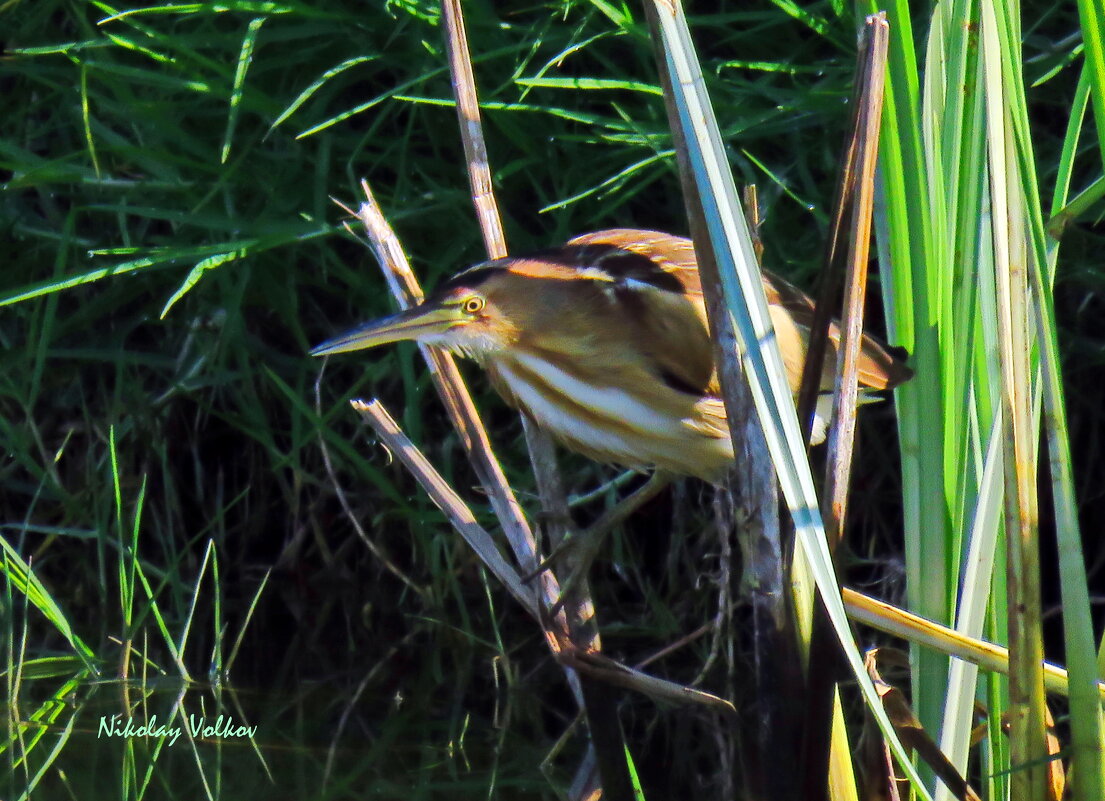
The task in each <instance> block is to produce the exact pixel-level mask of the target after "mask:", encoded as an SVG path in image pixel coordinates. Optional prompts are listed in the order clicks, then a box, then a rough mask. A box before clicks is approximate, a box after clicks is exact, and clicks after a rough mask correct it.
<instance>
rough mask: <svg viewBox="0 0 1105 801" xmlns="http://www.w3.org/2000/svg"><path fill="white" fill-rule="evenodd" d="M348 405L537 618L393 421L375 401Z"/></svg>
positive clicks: (521, 587) (529, 598)
mask: <svg viewBox="0 0 1105 801" xmlns="http://www.w3.org/2000/svg"><path fill="white" fill-rule="evenodd" d="M350 404H351V405H352V406H353V408H354V409H355V410H356V411H357V413H358V414H360V415H361V417H362V418H363V419H364V421H365V422H366V423H368V424H369V425H371V426H372V428H373V429H374V430H375V431H376V433H377V435H379V437H380V439H382V440H383V441H384V444H385V445H387V446H388V449H389V450H391V452H392V453H394V454H395V455H396V457H398V459H399V461H401V462H402V463H403V466H404V467H406V468H407V469H408V470H409V471H410V472H411V474H412V475H413V476H414V477H415V478H416V479H418V483H419V484H421V485H422V488H423V489H424V490H426V494H427V495H429V496H430V500H432V501H433V502H434V504H435V505H436V506H437V508H438V509H440V510H441V511H442V512H444V513H445V516H446V517H447V518H448V519H449V522H450V523H452V525H453V528H455V529H456V530H457V531H458V532H459V533H460V535H461V536H462V537H464V540H465V542H467V543H468V544H469V545H470V546H471V547H472V550H473V551H475V552H476V555H477V556H479V558H480V560H481V561H482V562H483V563H484V565H486V566H487V569H488V570H490V571H491V572H492V573H493V574H494V575H495V577H496V578H497V579H498V580H499V581H500V582H501V583H502V584H503V586H504V587H506V588H507V590H509V591H510V594H511V595H513V596H514V597H515V598H516V599H517V600H518V602H519V603H520V604H522V606H523V607H525V609H526V611H527V612H529V613H530V614H531V615H533V617H534V618H535V619H539V618H540V613H539V612H538V607H537V603H536V601H535V599H534V597H533V592H532V591H530V590H529V589H528V588H527V587H526V585H525V584H524V583H523V582H522V577H521V576H520V575H519V574H518V571H517V570H515V569H514V568H513V567H511V565H510V564H508V563H507V561H506V559H504V558H503V555H502V554H501V553H500V552H499V549H498V548H496V547H495V541H494V539H492V537H491V535H490V534H489V533H488V532H487V530H486V529H485V528H484V527H483V526H481V525H480V524H479V523H477V522H476V516H475V515H474V514H472V510H471V509H469V508H468V505H467V504H465V503H464V501H462V500H461V499H460V497H459V496H458V495H457V494H456V493H455V492H454V491H453V488H452V487H450V486H449V482H447V481H446V480H445V479H444V478H442V477H441V474H440V473H438V472H437V470H435V469H434V466H433V465H432V464H430V460H429V459H427V458H426V457H425V455H424V454H423V453H422V451H420V450H418V448H417V447H415V445H414V443H413V442H411V441H410V440H409V439H408V438H407V435H406V434H404V433H403V432H402V431H401V430H400V429H399V425H398V424H397V423H396V422H395V420H394V418H392V416H391V415H390V414H388V412H387V410H386V409H385V408H384V406H383V404H381V403H380V402H379V401H377V400H372V401H369V402H367V403H366V402H365V401H362V400H353V401H350Z"/></svg>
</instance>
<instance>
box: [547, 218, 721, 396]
mask: <svg viewBox="0 0 1105 801" xmlns="http://www.w3.org/2000/svg"><path fill="white" fill-rule="evenodd" d="M573 248H583V249H585V250H586V252H588V253H590V254H592V256H593V258H592V259H591V260H590V262H589V264H588V265H587V266H586V268H585V269H593V270H597V271H600V272H599V274H598V275H597V276H596V277H599V278H601V279H602V280H605V281H608V282H609V283H610V285H611V286H612V288H613V292H614V297H615V299H616V302H617V307H618V310H619V312H620V315H621V322H622V323H623V324H625V325H627V326H630V327H631V328H632V336H633V340H634V342H635V343H636V344H637V345H638V346H639V347H640V351H641V352H642V353H643V354H645V355H646V358H647V359H648V361H649V362H650V364H651V369H652V372H653V374H654V375H655V376H656V377H658V378H660V379H661V380H662V381H664V382H665V383H666V384H668V386H670V387H671V388H673V389H676V390H679V391H681V392H685V393H688V394H693V395H702V394H703V393H706V392H708V391H709V388H710V386H711V384H713V383H714V378H713V373H714V360H713V353H712V351H711V344H710V334H709V329H708V327H707V323H706V309H705V307H704V305H703V301H702V287H701V284H700V283H699V278H698V269H697V266H696V264H695V258H694V247H693V246H692V245H691V242H690V240H687V239H683V238H681V237H676V236H671V235H670V234H663V233H660V232H658V231H638V230H634V229H613V230H609V231H597V232H595V233H591V234H584V235H583V236H578V237H576V238H575V239H572V240H571V241H569V242H568V243H567V248H566V250H570V249H573Z"/></svg>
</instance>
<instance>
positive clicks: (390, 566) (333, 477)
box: [315, 362, 426, 598]
mask: <svg viewBox="0 0 1105 801" xmlns="http://www.w3.org/2000/svg"><path fill="white" fill-rule="evenodd" d="M325 372H326V364H325V362H324V363H323V366H322V369H321V370H319V371H318V378H316V379H315V414H316V415H318V416H319V417H320V418H321V417H322V392H321V386H322V376H323V374H324V373H325ZM318 447H319V451H320V452H321V453H322V463H323V465H324V466H325V467H326V475H328V476H329V477H330V485H331V486H332V487H333V488H334V494H335V495H336V496H337V497H338V503H339V504H341V508H342V512H343V513H344V514H345V516H346V518H347V519H348V520H349V522H350V523H351V524H352V525H353V530H354V531H356V532H357V536H358V537H360V538H361V541H362V542H364V544H365V545H366V546H368V550H369V551H370V552H371V553H372V555H373V556H375V557H376V558H377V559H378V560H380V564H382V565H383V566H384V567H385V568H386V569H387V570H388V572H389V573H391V574H392V575H393V576H395V577H396V578H397V579H399V580H400V581H401V582H403V583H404V584H406V585H407V586H408V587H410V588H411V589H412V590H414V592H415V594H416V595H418V597H419V598H425V597H426V590H425V588H423V587H420V586H418V585H417V584H416V583H415V582H414V580H413V579H412V578H411V577H410V576H408V575H407V574H406V573H404V572H403V570H402V569H401V568H400V567H399V566H398V565H396V564H395V563H394V562H392V561H391V559H390V558H388V555H387V554H386V553H384V551H383V549H382V548H380V546H378V545H377V544H376V543H375V542H374V541H373V540H372V538H371V537H369V536H368V532H366V531H365V530H364V526H362V525H361V521H360V520H358V519H357V515H355V514H353V507H352V506H351V505H350V504H349V499H348V498H346V497H345V490H343V489H342V486H341V482H339V481H338V476H337V473H336V472H335V471H334V463H333V461H331V459H330V449H329V448H328V447H327V445H326V437H325V436H324V435H323V433H322V431H321V430H320V431H319V434H318Z"/></svg>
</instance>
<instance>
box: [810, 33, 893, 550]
mask: <svg viewBox="0 0 1105 801" xmlns="http://www.w3.org/2000/svg"><path fill="white" fill-rule="evenodd" d="M863 41H864V47H863V49H862V50H861V53H862V54H863V63H862V67H861V71H860V85H859V87H858V89H857V92H856V94H857V95H858V97H859V99H860V102H859V104H858V109H857V112H858V113H857V119H856V127H855V132H854V138H853V140H852V145H851V146H850V147H849V154H850V155H851V153H852V152H855V154H856V155H855V169H854V170H852V171H851V173H852V178H853V180H854V182H855V183H854V184H853V186H852V187H850V190H851V191H850V193H849V194H850V196H851V197H853V198H854V202H853V203H852V228H851V236H850V237H849V242H848V272H847V276H846V278H845V300H844V315H843V317H842V319H841V323H840V342H839V344H838V345H837V359H836V385H835V387H834V391H833V395H834V401H833V419H832V423H831V425H830V427H829V437H828V451H829V452H828V459H827V462H828V464H827V466H826V473H825V489H824V492H823V494H822V500H821V516H822V518H823V519H824V521H825V538H826V542H828V544H829V548H830V549H833V548H834V547H835V546H836V544H837V543H838V542H839V541H840V538H841V536H843V533H844V516H845V512H846V511H847V505H848V481H849V478H850V476H851V472H852V448H853V446H854V444H855V433H856V405H857V398H858V392H859V386H858V383H857V374H858V370H859V353H860V347H861V345H862V343H863V304H864V299H865V297H866V293H867V259H868V256H869V252H870V246H871V217H872V213H873V207H874V201H875V165H876V164H877V162H878V149H879V129H880V125H881V122H882V106H883V87H884V86H885V83H886V54H887V49H888V47H889V44H890V27H889V25H888V24H887V22H886V13H885V12H880V13H879V14H873V15H871V16H869V17H868V18H867V25H866V28H865V29H864V39H863Z"/></svg>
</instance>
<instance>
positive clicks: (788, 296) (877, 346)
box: [763, 270, 913, 390]
mask: <svg viewBox="0 0 1105 801" xmlns="http://www.w3.org/2000/svg"><path fill="white" fill-rule="evenodd" d="M763 279H764V290H765V291H766V292H767V302H768V305H769V306H770V310H771V317H772V320H773V321H774V322H775V330H776V336H778V337H779V340H780V346H781V347H782V348H783V352H784V359H785V356H786V351H787V347H786V345H787V343H786V340H787V338H788V337H791V338H795V339H797V340H800V343H801V347H800V351H801V359H800V360H799V361H798V366H797V369H798V375H799V376H800V375H801V370H802V366H803V363H804V362H805V358H806V347H807V344H808V343H809V337H810V328H811V327H812V326H813V313H814V302H813V299H812V298H810V296H809V295H807V294H806V293H805V292H803V291H802V290H800V289H798V287H796V286H794V285H793V284H791V283H790V282H789V281H787V280H785V279H783V278H780V277H779V276H777V275H774V274H772V273H769V272H767V271H766V270H765V271H764V272H763ZM839 346H840V326H839V325H837V322H836V321H835V320H834V321H833V322H832V323H830V324H829V348H828V351H827V352H826V354H825V363H824V366H823V368H822V388H825V389H831V388H832V386H833V381H834V380H835V372H836V350H837V348H838V347H839ZM787 368H788V372H790V364H789V363H788V365H787ZM857 371H858V375H859V383H860V386H864V387H870V388H871V389H876V390H878V389H892V388H893V387H896V386H897V385H898V384H901V383H902V382H903V381H905V380H907V379H908V378H909V377H910V376H912V375H913V371H912V370H911V369H910V368H909V367H907V366H906V365H905V363H904V362H903V361H902V360H901V359H898V358H896V357H895V356H893V355H891V353H890V352H889V351H888V350H887V349H886V347H885V346H884V345H883V344H882V343H881V342H879V341H878V340H877V339H875V337H873V336H871V335H870V334H866V333H865V334H864V335H863V342H862V344H861V346H860V353H859V364H858V368H857ZM795 390H797V386H795Z"/></svg>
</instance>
